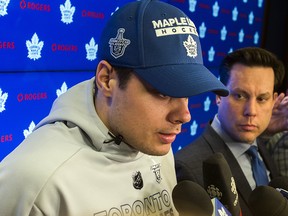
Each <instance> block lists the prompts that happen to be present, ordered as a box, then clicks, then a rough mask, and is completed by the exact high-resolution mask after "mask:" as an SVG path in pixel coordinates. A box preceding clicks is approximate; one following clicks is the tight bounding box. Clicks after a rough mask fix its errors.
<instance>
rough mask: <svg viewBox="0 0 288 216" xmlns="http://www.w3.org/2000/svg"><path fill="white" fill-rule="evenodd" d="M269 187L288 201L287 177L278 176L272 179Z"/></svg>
mask: <svg viewBox="0 0 288 216" xmlns="http://www.w3.org/2000/svg"><path fill="white" fill-rule="evenodd" d="M268 185H269V186H271V187H273V188H275V189H276V190H277V191H279V192H280V193H281V194H282V195H283V196H284V197H285V198H286V199H288V177H287V176H278V177H276V178H273V179H272V180H271V181H270V182H269V184H268Z"/></svg>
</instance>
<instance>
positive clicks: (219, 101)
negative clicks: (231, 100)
mask: <svg viewBox="0 0 288 216" xmlns="http://www.w3.org/2000/svg"><path fill="white" fill-rule="evenodd" d="M220 103H221V96H219V95H216V104H217V106H218V105H219V104H220Z"/></svg>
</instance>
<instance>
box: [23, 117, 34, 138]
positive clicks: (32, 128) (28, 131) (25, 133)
mask: <svg viewBox="0 0 288 216" xmlns="http://www.w3.org/2000/svg"><path fill="white" fill-rule="evenodd" d="M34 128H35V123H34V122H33V121H32V122H31V123H30V125H29V128H28V130H27V129H25V130H24V131H23V134H24V137H25V139H26V138H27V137H28V135H30V134H31V133H32V131H33V130H34Z"/></svg>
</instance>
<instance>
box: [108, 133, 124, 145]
mask: <svg viewBox="0 0 288 216" xmlns="http://www.w3.org/2000/svg"><path fill="white" fill-rule="evenodd" d="M108 134H109V135H110V136H111V137H112V138H111V139H108V140H105V141H104V143H110V142H113V141H114V142H115V144H116V145H120V143H121V142H122V140H123V136H121V135H120V134H119V135H117V136H115V135H114V134H113V133H112V132H110V131H108Z"/></svg>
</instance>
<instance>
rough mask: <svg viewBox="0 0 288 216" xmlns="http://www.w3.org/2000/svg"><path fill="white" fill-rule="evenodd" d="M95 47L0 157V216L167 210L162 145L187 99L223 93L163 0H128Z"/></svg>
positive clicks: (185, 23)
mask: <svg viewBox="0 0 288 216" xmlns="http://www.w3.org/2000/svg"><path fill="white" fill-rule="evenodd" d="M98 46H99V50H98V56H97V57H98V59H99V63H98V66H97V69H96V75H95V77H93V78H92V79H91V80H87V81H84V82H82V83H80V84H78V85H76V86H74V87H72V88H71V89H69V90H68V91H67V92H66V93H65V94H63V95H61V96H60V97H59V98H58V99H57V100H56V101H55V102H54V104H53V107H52V109H51V112H50V114H49V115H48V116H47V117H46V118H44V119H43V120H42V121H41V122H40V123H39V124H38V125H37V126H36V128H35V130H34V132H33V133H32V134H30V135H29V136H28V137H27V138H26V140H24V142H23V143H21V144H20V145H19V147H18V148H17V149H16V150H14V151H13V152H12V153H11V154H10V155H9V156H8V157H6V158H5V159H4V160H3V161H2V163H1V165H0V185H1V187H0V197H1V202H0V215H9V216H12V215H19V214H20V215H23V216H25V215H53V216H56V215H61V216H65V215H69V216H71V215H75V216H76V215H77V216H79V215H94V216H97V215H99V216H100V215H101V216H104V215H105V216H106V215H177V212H176V210H175V208H174V205H173V202H172V198H171V191H172V189H173V188H174V186H175V185H176V175H175V171H174V160H173V154H172V151H171V143H172V142H173V141H174V140H175V138H176V135H177V134H179V133H180V131H181V125H182V124H183V123H186V122H188V121H189V120H190V118H191V116H190V113H189V109H188V97H190V96H192V95H196V94H200V93H203V92H207V91H214V92H216V93H217V94H219V95H222V96H225V95H227V94H228V91H227V89H226V88H225V87H224V85H223V84H222V83H221V82H220V81H218V80H217V78H216V77H215V76H214V75H213V74H212V73H210V72H209V71H208V69H206V68H205V67H204V66H203V63H202V56H201V47H200V42H199V37H198V34H197V31H196V27H195V25H194V23H193V22H192V21H191V20H190V19H189V18H188V17H187V16H186V15H185V14H184V13H183V12H182V11H181V10H179V9H177V8H176V7H174V6H172V5H169V4H167V3H164V2H160V1H157V0H144V1H135V2H132V3H128V4H127V5H126V6H124V7H122V8H120V9H119V10H118V11H116V12H115V13H114V14H113V16H112V17H111V19H110V20H109V21H108V23H107V25H106V27H105V28H104V30H103V34H102V36H101V38H100V41H99V44H98Z"/></svg>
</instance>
